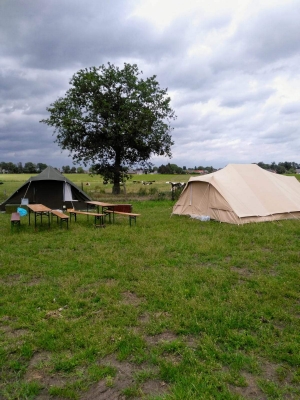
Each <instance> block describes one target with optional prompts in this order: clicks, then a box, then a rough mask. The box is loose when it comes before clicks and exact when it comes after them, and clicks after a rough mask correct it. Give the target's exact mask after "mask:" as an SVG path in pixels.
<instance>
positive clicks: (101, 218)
mask: <svg viewBox="0 0 300 400" xmlns="http://www.w3.org/2000/svg"><path fill="white" fill-rule="evenodd" d="M67 211H68V213H69V214H70V222H71V221H72V216H74V220H75V222H76V216H77V215H78V214H79V215H87V218H89V216H90V215H91V216H92V217H95V225H96V226H97V227H98V226H99V224H98V225H97V221H100V223H101V225H102V226H104V217H105V214H99V213H93V212H89V211H77V210H74V208H68V210H67Z"/></svg>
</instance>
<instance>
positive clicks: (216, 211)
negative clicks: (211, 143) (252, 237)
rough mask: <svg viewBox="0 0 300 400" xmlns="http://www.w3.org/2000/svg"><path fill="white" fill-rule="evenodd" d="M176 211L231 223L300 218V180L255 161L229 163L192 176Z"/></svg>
mask: <svg viewBox="0 0 300 400" xmlns="http://www.w3.org/2000/svg"><path fill="white" fill-rule="evenodd" d="M173 214H178V215H192V216H194V215H198V216H201V215H207V216H209V217H210V218H211V219H214V220H217V221H220V222H228V223H232V224H244V223H248V222H263V221H273V220H279V219H291V218H300V183H299V182H298V180H297V179H296V178H295V177H288V176H283V175H277V174H274V173H272V172H268V171H266V170H263V169H262V168H260V167H259V166H258V165H256V164H229V165H227V166H226V167H225V168H223V169H222V170H219V171H217V172H214V173H212V174H208V175H204V176H200V177H195V178H190V180H189V181H188V184H187V185H186V187H185V189H184V190H183V192H182V193H181V195H180V197H179V199H178V201H177V203H176V204H175V206H174V208H173Z"/></svg>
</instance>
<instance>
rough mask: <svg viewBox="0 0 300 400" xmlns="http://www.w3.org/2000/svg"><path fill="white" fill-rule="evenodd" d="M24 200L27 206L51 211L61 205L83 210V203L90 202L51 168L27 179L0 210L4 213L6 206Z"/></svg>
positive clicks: (85, 195) (66, 179) (81, 192)
mask: <svg viewBox="0 0 300 400" xmlns="http://www.w3.org/2000/svg"><path fill="white" fill-rule="evenodd" d="M24 198H26V199H28V203H29V204H44V205H45V206H47V207H49V208H51V209H59V208H62V207H63V205H65V206H66V207H74V205H75V204H76V208H83V207H85V204H84V202H85V201H89V200H91V198H90V197H89V196H88V195H87V194H86V193H85V192H84V191H82V190H80V189H79V188H78V187H77V186H76V185H74V183H73V182H71V181H70V180H69V179H68V178H66V177H65V176H63V175H62V174H61V173H60V172H59V171H57V170H56V169H54V168H52V167H47V168H46V169H44V170H43V171H42V172H41V173H40V174H39V175H36V176H33V177H31V178H29V179H28V180H27V181H26V182H25V183H24V184H23V185H22V186H21V187H20V188H19V189H17V190H16V191H15V193H13V194H12V195H11V196H10V197H9V198H8V199H6V200H5V201H4V202H3V203H2V204H0V210H2V211H5V206H6V204H21V203H22V199H24ZM75 202H76V203H75ZM74 203H75V204H74Z"/></svg>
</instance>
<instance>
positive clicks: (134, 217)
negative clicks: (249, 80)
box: [129, 215, 136, 226]
mask: <svg viewBox="0 0 300 400" xmlns="http://www.w3.org/2000/svg"><path fill="white" fill-rule="evenodd" d="M132 219H133V220H134V223H135V225H136V216H132V215H129V225H130V226H131V220H132Z"/></svg>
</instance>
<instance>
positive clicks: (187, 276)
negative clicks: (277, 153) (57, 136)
mask: <svg viewBox="0 0 300 400" xmlns="http://www.w3.org/2000/svg"><path fill="white" fill-rule="evenodd" d="M69 177H71V176H69ZM71 179H72V177H71ZM89 179H90V178H89ZM157 179H158V178H156V180H157ZM141 180H142V179H141ZM149 180H150V179H149ZM168 180H171V179H169V177H168V178H166V177H164V179H163V180H162V181H161V185H162V188H163V187H164V186H163V185H165V183H163V182H164V181H168ZM172 180H176V179H174V178H173V179H172ZM180 180H182V177H181V178H180ZM177 181H179V179H177ZM82 182H83V181H82ZM6 184H8V182H5V184H4V185H2V186H1V190H3V189H4V188H3V186H5V185H6ZM20 184H21V183H20V182H18V186H20ZM133 185H136V186H139V187H140V188H142V189H144V188H143V187H142V185H141V184H133V183H132V186H133ZM12 186H13V185H12ZM18 186H17V187H18ZM94 186H95V189H93V185H92V184H90V186H88V185H87V187H88V188H89V189H90V190H96V195H97V196H98V192H99V196H105V197H106V196H107V195H108V194H106V193H105V194H104V193H101V190H102V188H101V187H100V183H97V184H95V185H94ZM96 186H99V188H96ZM17 187H15V188H12V190H15V189H16V188H17ZM165 187H166V189H165V190H163V189H162V188H161V189H158V192H157V193H156V196H154V195H153V194H152V195H151V196H153V200H147V201H141V199H142V198H145V194H144V197H142V195H141V194H140V198H139V196H137V197H135V196H133V195H132V196H131V197H132V199H133V200H132V204H133V209H134V212H137V213H140V214H141V217H140V218H139V219H138V220H137V224H136V226H133V227H131V228H130V226H129V224H128V221H127V219H126V220H125V219H122V218H121V217H120V218H118V219H117V221H116V224H114V225H107V227H106V228H105V229H94V228H93V225H92V221H89V222H88V221H87V220H86V219H85V218H84V217H82V218H80V217H81V216H79V221H78V222H77V223H76V224H74V223H72V224H71V226H70V229H69V230H67V229H65V228H63V229H60V228H59V226H57V225H56V224H52V225H51V229H50V230H48V227H47V226H46V224H45V226H44V225H43V226H40V227H38V229H37V230H36V231H35V230H34V228H33V227H32V226H28V221H27V219H26V217H25V218H23V219H22V224H21V229H20V231H15V232H11V230H10V216H9V215H7V214H0V266H1V268H0V290H1V307H0V333H1V336H0V340H1V346H0V365H1V369H0V371H1V372H0V374H1V375H0V398H3V399H43V400H45V399H63V398H69V399H117V398H123V399H152V400H154V399H155V400H158V399H172V400H174V399H176V400H177V399H184V400H186V399H190V400H196V399H197V400H199V399H222V400H223V399H242V398H245V399H298V398H299V397H300V340H299V328H300V298H299V282H300V279H299V278H300V271H299V265H298V264H299V239H300V225H299V223H300V221H298V220H290V221H281V222H272V223H260V224H249V225H243V226H234V225H227V224H220V223H217V222H213V221H210V222H199V221H196V220H192V219H189V218H187V217H178V216H172V217H171V216H170V215H171V211H172V206H173V204H174V202H172V201H170V200H165V199H164V198H165V197H166V196H162V195H161V196H159V195H158V193H160V192H161V193H164V192H165V193H167V192H168V190H169V186H165ZM146 189H147V190H148V193H146V195H147V197H151V196H150V193H149V189H148V188H147V187H146ZM138 190H139V189H138ZM94 193H95V192H94ZM128 197H129V198H130V195H129V194H128Z"/></svg>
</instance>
